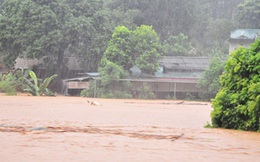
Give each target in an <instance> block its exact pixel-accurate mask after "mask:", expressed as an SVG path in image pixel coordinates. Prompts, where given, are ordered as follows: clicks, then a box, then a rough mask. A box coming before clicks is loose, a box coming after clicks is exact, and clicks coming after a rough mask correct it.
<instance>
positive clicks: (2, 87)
mask: <svg viewBox="0 0 260 162" xmlns="http://www.w3.org/2000/svg"><path fill="white" fill-rule="evenodd" d="M0 91H1V92H4V93H6V94H7V95H16V76H15V75H13V74H12V73H8V74H0Z"/></svg>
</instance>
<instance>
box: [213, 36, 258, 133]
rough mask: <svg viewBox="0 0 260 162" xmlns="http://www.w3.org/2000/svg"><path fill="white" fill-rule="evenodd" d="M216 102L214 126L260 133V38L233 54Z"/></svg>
mask: <svg viewBox="0 0 260 162" xmlns="http://www.w3.org/2000/svg"><path fill="white" fill-rule="evenodd" d="M220 83H221V90H220V91H219V93H218V94H217V96H216V97H215V99H213V100H212V102H213V108H214V109H213V111H212V113H211V117H212V124H213V127H223V128H229V129H240V130H248V131H260V123H259V120H260V39H258V40H256V42H255V43H254V44H252V45H251V46H250V48H248V49H246V48H242V47H241V48H239V49H237V50H236V51H234V52H233V53H232V54H231V57H230V58H229V59H228V61H227V63H226V66H225V71H224V73H223V74H222V76H221V78H220Z"/></svg>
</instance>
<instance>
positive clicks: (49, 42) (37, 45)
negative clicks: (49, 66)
mask: <svg viewBox="0 0 260 162" xmlns="http://www.w3.org/2000/svg"><path fill="white" fill-rule="evenodd" d="M102 7H103V2H102V1H101V0H96V1H91V0H74V1H71V0H54V1H45V0H23V1H20V0H12V1H9V0H5V1H4V3H3V10H2V12H1V14H2V16H1V17H0V28H1V31H0V45H1V50H2V53H3V54H4V55H5V62H6V63H7V64H9V65H11V64H13V63H14V60H15V59H16V58H17V57H18V56H24V57H33V58H42V57H46V58H48V59H46V60H49V63H54V66H55V67H56V73H58V74H59V75H61V70H62V66H63V58H64V54H65V52H66V51H68V50H72V51H73V49H76V48H77V47H79V46H84V45H86V46H87V47H89V46H88V45H89V42H90V40H93V38H94V37H95V35H94V34H93V33H95V32H96V25H97V24H95V21H94V19H93V16H94V15H95V16H96V19H98V18H99V17H98V16H97V15H98V14H97V12H99V11H100V10H101V9H102ZM99 16H101V17H102V14H99ZM73 52H79V51H76V50H74V51H73ZM60 77H61V76H60Z"/></svg>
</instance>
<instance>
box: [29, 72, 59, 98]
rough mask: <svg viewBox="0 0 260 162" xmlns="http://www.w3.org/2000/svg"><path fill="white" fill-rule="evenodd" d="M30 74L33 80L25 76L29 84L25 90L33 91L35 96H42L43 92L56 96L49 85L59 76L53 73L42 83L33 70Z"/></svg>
mask: <svg viewBox="0 0 260 162" xmlns="http://www.w3.org/2000/svg"><path fill="white" fill-rule="evenodd" d="M29 75H30V77H31V80H30V79H27V78H25V82H26V84H27V88H26V89H25V91H27V92H29V93H31V94H32V95H33V96H41V95H43V94H44V95H46V96H48V95H49V96H54V94H53V93H52V92H51V91H50V90H49V89H48V88H47V87H48V86H49V84H50V82H51V81H52V80H53V79H55V78H56V77H57V75H56V74H55V75H52V76H51V77H47V78H46V79H44V80H43V81H42V82H41V83H39V82H38V81H39V80H40V79H39V78H38V77H37V75H36V74H35V73H34V72H33V71H30V72H29Z"/></svg>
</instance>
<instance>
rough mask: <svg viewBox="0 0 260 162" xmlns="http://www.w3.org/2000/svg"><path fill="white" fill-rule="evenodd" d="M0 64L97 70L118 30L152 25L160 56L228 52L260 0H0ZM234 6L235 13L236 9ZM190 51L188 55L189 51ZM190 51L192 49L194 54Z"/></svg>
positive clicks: (253, 18)
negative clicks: (71, 63)
mask: <svg viewBox="0 0 260 162" xmlns="http://www.w3.org/2000/svg"><path fill="white" fill-rule="evenodd" d="M0 4H1V13H0V48H1V50H0V53H1V57H0V58H1V60H2V62H4V63H5V64H7V65H9V66H12V65H13V64H14V60H15V59H16V58H17V57H18V56H24V57H34V58H44V61H45V64H44V66H46V68H49V69H50V71H53V70H54V72H55V73H58V74H60V75H62V73H63V72H62V69H66V68H65V65H66V60H64V56H65V55H66V54H67V55H73V56H75V57H77V58H78V60H79V63H80V65H81V66H82V67H84V68H85V69H86V71H97V69H98V66H99V63H100V61H101V58H102V57H103V55H104V53H105V51H106V50H107V47H108V42H109V40H110V39H111V36H112V33H113V31H114V29H115V27H117V26H120V25H121V26H125V27H126V28H128V29H130V30H133V29H135V28H136V27H138V26H141V25H148V26H152V28H153V29H154V30H155V32H156V33H157V34H158V36H159V42H160V44H161V47H162V50H161V51H160V52H161V54H163V55H189V54H193V55H211V53H212V51H216V50H219V51H221V52H224V53H227V41H226V40H227V39H228V37H229V33H230V31H231V30H232V29H233V28H236V27H247V28H259V26H257V25H259V23H258V22H259V17H260V16H259V11H258V10H259V4H260V3H259V0H245V1H243V0H228V1H225V0H217V1H216V0H183V1H179V0H154V1H150V0H142V1H139V0H132V1H127V0H107V1H104V0H54V1H48V0H23V1H20V0H1V1H0ZM238 5H239V7H238V8H237V6H238ZM191 49H193V52H190V50H191ZM194 49H195V50H194Z"/></svg>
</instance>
